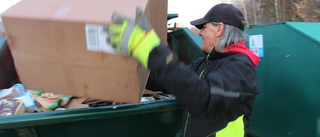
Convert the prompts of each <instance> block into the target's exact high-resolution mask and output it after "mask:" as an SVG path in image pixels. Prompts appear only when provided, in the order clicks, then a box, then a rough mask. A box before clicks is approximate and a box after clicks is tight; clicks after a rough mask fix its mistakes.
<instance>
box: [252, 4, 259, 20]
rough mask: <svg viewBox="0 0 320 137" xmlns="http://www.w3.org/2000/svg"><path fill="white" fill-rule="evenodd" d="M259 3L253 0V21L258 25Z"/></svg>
mask: <svg viewBox="0 0 320 137" xmlns="http://www.w3.org/2000/svg"><path fill="white" fill-rule="evenodd" d="M257 6H258V5H257V3H256V0H252V11H253V12H252V13H253V21H254V24H258V20H257Z"/></svg>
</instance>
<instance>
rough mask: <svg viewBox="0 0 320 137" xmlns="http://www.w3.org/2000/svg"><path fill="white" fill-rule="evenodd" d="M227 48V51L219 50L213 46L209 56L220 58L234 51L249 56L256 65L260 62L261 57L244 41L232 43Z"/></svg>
mask: <svg viewBox="0 0 320 137" xmlns="http://www.w3.org/2000/svg"><path fill="white" fill-rule="evenodd" d="M225 49H226V52H218V51H216V50H215V48H213V49H212V51H211V53H210V55H209V56H207V58H208V59H211V60H213V59H218V58H224V57H227V56H230V55H231V54H234V53H242V54H245V55H247V56H248V57H249V59H250V61H251V63H252V65H253V66H254V67H256V66H257V65H258V64H259V62H260V58H259V57H258V56H257V55H255V54H254V53H253V52H252V51H251V50H249V49H248V48H247V47H246V44H245V42H244V41H240V42H238V43H236V44H231V45H230V46H229V47H226V48H225ZM205 55H208V54H205Z"/></svg>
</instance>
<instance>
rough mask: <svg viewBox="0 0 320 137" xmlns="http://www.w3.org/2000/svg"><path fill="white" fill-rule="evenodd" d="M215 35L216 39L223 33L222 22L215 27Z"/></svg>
mask: <svg viewBox="0 0 320 137" xmlns="http://www.w3.org/2000/svg"><path fill="white" fill-rule="evenodd" d="M217 28H218V29H217V33H216V36H217V37H221V36H222V34H223V32H224V24H223V23H222V22H220V23H219V24H218V25H217Z"/></svg>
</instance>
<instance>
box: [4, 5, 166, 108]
mask: <svg viewBox="0 0 320 137" xmlns="http://www.w3.org/2000/svg"><path fill="white" fill-rule="evenodd" d="M136 6H140V7H142V8H143V9H145V14H146V15H148V17H149V20H150V22H151V24H152V25H153V27H154V28H155V30H156V31H157V33H158V34H159V36H160V38H161V39H162V41H163V42H165V41H166V35H167V33H166V23H167V21H166V17H167V1H166V0H150V1H149V2H148V1H147V0H130V1H128V0H117V1H114V0H81V1H75V0H54V1H52V0H22V1H20V2H19V3H17V4H16V5H14V6H13V7H11V8H10V9H8V10H7V11H5V12H4V13H3V14H2V15H1V17H2V20H3V23H4V27H5V30H6V33H7V36H8V43H9V48H10V50H11V53H12V55H13V58H14V64H15V67H16V70H17V73H18V76H19V78H20V80H21V82H22V84H24V86H25V87H26V88H27V89H33V90H40V91H44V92H52V93H60V94H66V95H73V96H81V97H90V98H96V99H103V100H110V101H117V102H126V103H139V102H140V100H141V96H142V94H143V91H144V87H145V83H146V79H147V76H148V71H147V70H146V69H145V68H143V67H142V66H141V64H139V62H138V61H137V60H136V59H134V58H132V57H129V56H126V55H120V54H114V53H103V52H96V51H90V50H88V48H89V47H88V45H87V39H88V38H87V34H86V32H87V31H86V26H88V25H90V24H100V25H103V24H109V23H110V20H111V15H112V13H113V12H114V11H116V12H118V13H120V14H122V15H125V16H127V17H129V18H131V19H134V18H135V10H136Z"/></svg>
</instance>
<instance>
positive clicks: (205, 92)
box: [146, 45, 258, 137]
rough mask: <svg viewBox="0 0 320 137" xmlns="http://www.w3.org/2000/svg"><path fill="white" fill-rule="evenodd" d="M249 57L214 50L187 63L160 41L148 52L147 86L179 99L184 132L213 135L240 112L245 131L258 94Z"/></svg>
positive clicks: (238, 115)
mask: <svg viewBox="0 0 320 137" xmlns="http://www.w3.org/2000/svg"><path fill="white" fill-rule="evenodd" d="M172 57H173V58H172ZM251 61H252V60H250V59H249V58H248V55H245V54H242V53H219V52H217V51H215V50H213V51H212V53H211V54H210V55H209V56H208V57H201V58H198V59H197V60H195V61H193V63H192V64H191V65H189V66H186V65H184V64H183V63H181V62H179V61H178V59H177V57H176V56H172V52H171V50H169V49H168V48H166V47H165V46H163V45H160V46H158V47H156V48H155V49H154V50H152V51H151V53H150V54H149V60H148V67H149V69H150V70H151V71H150V76H149V80H148V83H147V86H146V88H147V89H149V90H160V91H164V92H168V93H172V94H174V95H175V96H176V97H177V99H178V100H179V102H181V103H182V105H183V106H184V107H185V111H184V116H183V118H184V119H183V130H184V131H183V133H185V135H184V136H188V137H189V136H190V137H198V136H199V137H202V136H216V134H215V133H216V132H217V131H219V130H221V129H223V128H225V127H226V126H227V124H228V123H229V122H230V121H234V120H235V119H237V118H238V117H240V116H241V115H244V116H243V122H244V130H245V131H246V130H247V128H248V126H249V121H250V116H251V111H252V107H253V103H254V100H255V96H256V95H257V94H258V84H257V78H256V73H255V70H254V67H253V65H252V62H251ZM201 73H202V74H201ZM200 75H201V76H200Z"/></svg>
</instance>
